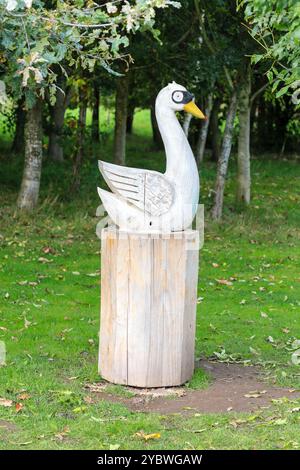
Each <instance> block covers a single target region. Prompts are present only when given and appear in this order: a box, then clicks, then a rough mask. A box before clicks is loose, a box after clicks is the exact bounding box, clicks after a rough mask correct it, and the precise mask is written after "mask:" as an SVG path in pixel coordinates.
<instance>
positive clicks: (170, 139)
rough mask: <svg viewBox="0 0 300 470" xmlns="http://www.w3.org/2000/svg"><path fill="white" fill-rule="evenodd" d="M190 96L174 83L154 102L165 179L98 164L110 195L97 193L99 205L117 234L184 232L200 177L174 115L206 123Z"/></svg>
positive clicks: (193, 210)
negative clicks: (179, 113)
mask: <svg viewBox="0 0 300 470" xmlns="http://www.w3.org/2000/svg"><path fill="white" fill-rule="evenodd" d="M193 100H194V96H193V95H192V94H191V93H189V92H188V91H187V90H186V89H185V88H184V87H183V86H181V85H178V84H177V83H175V82H173V83H171V84H169V85H168V86H166V87H165V88H163V89H162V90H161V91H160V92H159V94H158V96H157V98H156V102H155V113H156V119H157V123H158V127H159V130H160V133H161V136H162V140H163V143H164V147H165V152H166V160H167V163H166V171H165V173H164V174H162V173H159V172H157V171H152V170H141V169H138V168H128V167H123V166H119V165H113V164H111V163H106V162H103V161H99V169H100V172H101V173H102V175H103V177H104V179H105V181H106V183H107V185H108V186H109V188H110V189H111V191H112V193H111V192H109V191H105V190H103V189H100V188H98V193H99V196H100V198H101V200H102V202H103V205H104V207H105V209H106V211H107V213H108V215H109V216H110V218H111V219H112V220H113V222H114V223H115V224H116V225H117V226H118V227H119V228H120V230H126V231H136V232H164V233H165V232H172V231H181V230H184V229H186V228H188V227H189V226H190V225H191V224H192V221H193V219H194V216H195V214H196V211H197V204H198V199H199V175H198V169H197V165H196V162H195V158H194V155H193V153H192V150H191V147H190V145H189V142H188V140H187V138H186V136H185V134H184V132H183V129H182V127H181V125H180V124H179V122H178V120H177V118H176V115H175V112H176V111H182V110H185V111H187V112H190V113H191V114H193V115H194V116H196V117H199V118H201V119H204V118H205V116H204V114H203V113H202V112H201V111H200V109H199V108H198V107H197V106H196V105H195V103H194V101H193Z"/></svg>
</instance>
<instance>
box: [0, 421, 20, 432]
mask: <svg viewBox="0 0 300 470" xmlns="http://www.w3.org/2000/svg"><path fill="white" fill-rule="evenodd" d="M17 430H18V428H17V426H16V425H15V424H14V423H12V422H10V421H5V420H3V419H0V433H1V432H15V431H17Z"/></svg>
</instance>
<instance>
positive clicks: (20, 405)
mask: <svg viewBox="0 0 300 470" xmlns="http://www.w3.org/2000/svg"><path fill="white" fill-rule="evenodd" d="M22 408H23V405H22V403H16V405H15V409H16V412H17V413H19V411H21V410H22Z"/></svg>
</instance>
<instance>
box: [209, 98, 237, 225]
mask: <svg viewBox="0 0 300 470" xmlns="http://www.w3.org/2000/svg"><path fill="white" fill-rule="evenodd" d="M236 104H237V94H236V91H235V90H234V91H233V93H232V96H231V100H230V104H229V109H228V112H227V116H226V126H225V131H224V136H223V141H222V148H221V153H220V158H219V160H218V168H217V179H216V189H215V202H214V206H213V208H212V218H213V219H215V220H220V219H221V217H222V212H223V199H224V188H225V179H226V175H227V168H228V161H229V157H230V152H231V145H232V135H233V124H234V118H235V113H236Z"/></svg>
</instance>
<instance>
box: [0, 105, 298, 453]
mask: <svg viewBox="0 0 300 470" xmlns="http://www.w3.org/2000/svg"><path fill="white" fill-rule="evenodd" d="M111 153H112V152H111V138H109V139H108V140H107V141H105V142H104V144H102V145H101V146H100V147H94V146H93V145H92V144H90V143H89V144H87V155H88V156H87V160H86V162H85V164H84V167H83V169H82V182H81V189H80V192H79V193H78V194H75V195H70V193H69V191H68V187H69V184H70V181H71V165H70V163H69V162H68V161H67V162H66V163H64V164H63V165H61V167H58V165H57V164H53V163H51V162H48V161H45V164H44V168H43V177H42V190H41V201H40V206H39V209H38V211H37V212H36V213H35V214H33V215H22V214H19V213H18V212H17V211H16V210H15V201H16V196H17V191H18V187H19V184H20V177H21V172H22V162H21V161H20V160H19V159H16V158H14V157H13V156H12V155H9V154H5V152H2V155H1V157H0V158H1V174H0V184H1V194H0V198H1V201H0V203H1V209H0V216H1V229H0V246H1V250H0V257H1V258H0V299H1V303H0V341H4V342H5V344H6V349H7V360H6V366H3V367H1V368H0V399H6V400H12V406H8V407H5V406H3V405H1V400H0V448H1V449H23V448H24V449H109V448H111V449H116V448H120V449H203V448H206V449H223V448H225V449H274V448H281V449H294V448H300V437H299V425H300V420H299V417H300V413H299V412H291V411H292V410H295V409H296V410H297V408H298V411H299V402H298V405H297V403H296V402H291V401H289V400H282V401H279V402H276V403H274V404H273V405H272V407H271V408H268V409H265V410H262V411H259V412H258V413H256V414H250V413H248V414H247V413H244V414H237V413H226V414H218V415H216V414H215V415H214V414H211V415H202V414H198V413H196V414H195V415H193V414H192V415H191V416H190V417H182V416H177V415H173V416H160V415H158V414H146V413H134V412H131V411H129V410H128V409H127V408H126V407H125V406H123V405H120V404H116V403H109V402H107V401H102V400H98V401H96V402H95V403H90V402H89V400H87V398H86V397H87V395H88V393H87V391H86V390H85V388H84V385H85V384H86V383H90V382H94V381H97V380H99V377H98V375H97V350H98V330H99V293H100V292H99V267H100V266H99V264H100V257H99V254H100V251H99V250H100V242H99V240H98V239H97V237H96V234H95V228H96V224H97V221H98V219H97V217H96V216H95V212H96V208H97V206H98V204H99V200H98V196H97V193H96V186H97V184H99V183H101V179H100V176H99V173H98V170H97V165H96V160H97V157H100V158H102V159H106V160H110V159H111ZM127 160H128V165H134V166H138V167H144V168H147V167H148V168H153V169H158V170H159V169H163V167H164V154H163V152H157V151H156V150H155V149H154V148H153V145H152V142H151V139H150V130H149V113H148V112H147V111H140V112H138V114H137V116H136V120H135V135H133V136H130V137H129V139H128V159H127ZM252 172H253V173H252V174H253V178H252V179H253V198H252V204H251V207H250V208H249V209H248V210H247V211H245V212H241V211H239V210H238V208H236V207H235V204H234V191H235V163H234V161H232V162H231V166H230V170H229V178H228V184H227V187H226V195H225V205H226V207H225V213H224V220H223V222H222V223H221V224H214V223H212V222H211V220H210V219H209V209H210V207H211V204H212V196H211V194H212V189H213V187H214V175H215V168H214V165H213V164H212V163H209V162H206V161H205V163H204V164H203V169H202V170H201V186H202V189H201V202H202V203H203V204H204V205H205V210H206V228H205V244H204V247H203V249H202V251H201V254H200V271H199V303H198V311H197V338H196V356H197V357H211V356H213V357H214V358H215V359H219V360H220V359H221V360H226V359H230V360H231V361H245V363H246V364H249V363H250V364H259V365H260V366H261V367H262V369H263V370H264V373H265V375H266V377H267V378H268V380H270V381H272V382H274V383H276V384H278V385H282V386H287V387H290V388H300V366H296V365H293V364H292V361H291V358H292V352H293V342H294V341H295V340H296V339H298V340H299V339H300V271H299V266H300V228H299V222H300V181H299V180H300V178H299V176H300V169H299V163H297V162H295V161H279V160H273V161H271V160H266V159H264V158H263V157H262V156H261V157H260V158H259V159H254V160H253V164H252ZM102 183H103V182H102ZM220 280H221V282H220ZM222 280H226V281H229V282H227V283H225V284H224V281H222ZM205 384H206V385H207V378H206V376H205V374H203V373H201V372H200V373H199V372H198V373H197V375H196V376H195V377H194V379H193V381H192V383H191V385H192V386H193V387H201V386H204V385H205ZM113 390H114V388H113ZM115 393H120V388H118V387H116V388H115ZM121 393H122V392H121ZM22 398H23V400H22ZM24 398H25V399H24ZM17 403H21V404H22V405H23V406H22V408H21V409H20V410H18V406H17V407H16V406H15V405H16V404H17ZM9 424H10V426H9V427H10V429H9V430H8V425H9ZM139 432H144V433H145V434H151V433H160V435H161V437H160V438H159V439H153V440H149V441H145V439H143V437H141V434H138V433H139Z"/></svg>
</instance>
